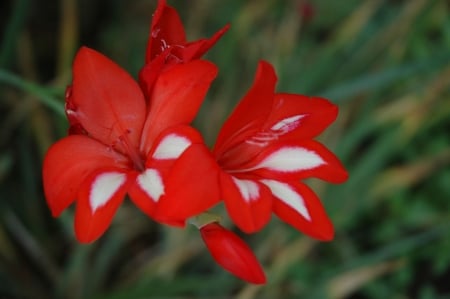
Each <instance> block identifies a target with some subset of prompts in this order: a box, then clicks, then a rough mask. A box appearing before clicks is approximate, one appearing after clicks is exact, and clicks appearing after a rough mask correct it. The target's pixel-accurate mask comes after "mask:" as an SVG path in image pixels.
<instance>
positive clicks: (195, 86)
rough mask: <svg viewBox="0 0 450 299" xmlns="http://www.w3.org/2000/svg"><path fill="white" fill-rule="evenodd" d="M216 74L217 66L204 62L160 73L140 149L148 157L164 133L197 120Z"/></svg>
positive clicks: (188, 64) (187, 64) (192, 63)
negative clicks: (154, 142)
mask: <svg viewBox="0 0 450 299" xmlns="http://www.w3.org/2000/svg"><path fill="white" fill-rule="evenodd" d="M216 74H217V68H216V66H214V65H213V64H212V63H210V62H207V61H203V60H196V61H193V62H189V63H186V64H183V65H176V66H173V67H171V68H170V69H168V70H166V71H164V72H162V73H161V75H160V76H159V77H158V80H157V81H156V83H155V86H154V89H153V93H152V96H151V99H152V102H151V103H150V111H149V114H148V117H147V120H146V122H145V125H144V130H143V134H142V141H141V149H142V150H143V151H144V153H145V154H147V153H148V152H149V151H150V149H151V147H152V145H153V141H154V140H155V138H156V137H158V135H159V134H160V133H161V132H162V131H164V130H165V129H167V128H170V127H172V126H176V125H182V124H189V123H190V122H191V121H192V120H193V119H194V117H195V115H196V114H197V111H198V109H199V107H200V105H201V103H202V102H203V99H204V97H205V95H206V93H207V91H208V88H209V86H210V84H211V82H212V80H213V79H214V78H215V76H216Z"/></svg>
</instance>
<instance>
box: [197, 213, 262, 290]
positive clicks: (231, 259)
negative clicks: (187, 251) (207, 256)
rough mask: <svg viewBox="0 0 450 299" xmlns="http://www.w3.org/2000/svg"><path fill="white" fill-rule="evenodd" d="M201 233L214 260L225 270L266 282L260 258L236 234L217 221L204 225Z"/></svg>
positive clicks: (253, 280) (259, 282)
mask: <svg viewBox="0 0 450 299" xmlns="http://www.w3.org/2000/svg"><path fill="white" fill-rule="evenodd" d="M200 233H201V235H202V238H203V241H204V242H205V244H206V247H207V248H208V250H209V252H210V253H211V255H212V257H213V258H214V260H215V261H216V262H217V263H218V264H219V265H220V266H222V267H223V268H224V269H225V270H227V271H229V272H230V273H232V274H233V275H236V276H237V277H239V278H240V279H243V280H245V281H247V282H250V283H254V284H264V283H265V282H266V276H265V274H264V270H263V269H262V267H261V265H260V264H259V262H258V259H257V258H256V256H255V255H254V254H253V252H252V250H251V249H250V247H249V246H248V245H247V244H245V242H244V241H243V240H242V239H240V238H239V237H238V236H237V235H236V234H234V233H233V232H231V231H229V230H227V229H225V228H224V227H222V226H221V225H220V224H218V223H217V222H213V223H209V224H207V225H205V226H203V227H202V228H201V229H200Z"/></svg>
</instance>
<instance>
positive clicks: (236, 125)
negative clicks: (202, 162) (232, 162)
mask: <svg viewBox="0 0 450 299" xmlns="http://www.w3.org/2000/svg"><path fill="white" fill-rule="evenodd" d="M276 81H277V77H276V75H275V71H274V69H273V67H272V66H271V65H270V64H269V63H267V62H264V61H262V62H260V63H259V65H258V69H257V70H256V76H255V80H254V82H253V86H252V87H251V88H250V90H249V91H248V93H247V94H246V95H245V97H244V98H243V99H242V100H241V102H240V103H239V104H238V106H237V107H236V108H235V109H234V111H233V113H232V114H231V115H230V117H229V118H228V119H227V120H226V122H225V124H224V125H223V127H222V129H221V130H220V132H219V136H218V138H217V142H216V144H215V146H214V151H213V152H214V155H215V156H216V157H218V158H219V159H220V158H221V156H222V155H223V154H224V153H225V152H227V151H228V150H230V149H231V148H232V147H233V146H235V145H237V144H240V143H243V142H244V140H245V139H247V138H248V137H249V136H252V135H253V134H255V133H256V132H257V131H259V130H260V129H261V127H262V126H263V125H264V122H265V121H266V119H267V117H268V116H269V115H270V111H271V109H272V105H273V100H274V89H275V84H276Z"/></svg>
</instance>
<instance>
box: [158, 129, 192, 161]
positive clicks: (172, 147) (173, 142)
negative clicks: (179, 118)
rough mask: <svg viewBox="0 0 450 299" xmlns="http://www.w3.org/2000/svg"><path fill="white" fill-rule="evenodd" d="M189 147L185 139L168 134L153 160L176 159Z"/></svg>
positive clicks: (187, 140) (189, 143)
mask: <svg viewBox="0 0 450 299" xmlns="http://www.w3.org/2000/svg"><path fill="white" fill-rule="evenodd" d="M190 145H191V141H190V140H189V139H187V138H186V137H183V136H179V135H176V134H170V135H167V136H166V137H164V139H163V140H162V141H161V142H160V143H159V145H158V147H157V148H156V150H155V153H154V154H153V158H155V159H160V160H164V159H177V158H178V157H179V156H181V154H182V153H183V152H184V151H185V150H186V149H187V148H188V147H189V146H190Z"/></svg>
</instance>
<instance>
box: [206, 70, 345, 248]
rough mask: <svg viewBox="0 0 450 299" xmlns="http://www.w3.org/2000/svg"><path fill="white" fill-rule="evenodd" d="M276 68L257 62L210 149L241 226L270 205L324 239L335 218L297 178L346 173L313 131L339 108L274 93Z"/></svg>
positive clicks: (259, 221)
mask: <svg viewBox="0 0 450 299" xmlns="http://www.w3.org/2000/svg"><path fill="white" fill-rule="evenodd" d="M276 80H277V78H276V75H275V72H274V70H273V68H272V66H271V65H270V64H268V63H266V62H261V63H260V64H259V67H258V70H257V73H256V78H255V81H254V84H253V86H252V88H251V89H250V91H249V92H248V93H247V95H246V96H245V97H244V99H243V100H242V101H241V103H240V104H239V105H238V106H237V107H236V108H235V110H234V111H233V113H232V114H231V116H230V117H229V118H228V120H227V121H226V122H225V124H224V126H223V127H222V129H221V131H220V133H219V136H218V138H217V142H216V144H215V147H214V149H213V153H214V156H215V158H216V160H217V162H218V164H219V165H220V167H221V168H222V170H223V171H222V172H221V174H220V185H221V194H222V198H223V199H224V201H225V206H226V208H227V211H228V213H229V215H230V217H231V219H232V220H233V221H234V223H235V224H236V225H237V226H238V227H239V228H240V229H241V230H243V231H245V232H247V233H252V232H256V231H258V230H260V229H261V228H262V227H263V226H264V225H265V224H266V223H267V222H268V221H269V219H270V215H271V212H272V211H273V212H274V213H275V214H276V215H277V216H278V217H280V218H281V219H282V220H284V221H285V222H287V223H288V224H290V225H292V226H293V227H295V228H297V229H298V230H300V231H302V232H304V233H306V234H308V235H310V236H312V237H314V238H317V239H321V240H329V239H331V238H332V237H333V233H334V232H333V226H332V224H331V222H330V220H329V219H328V217H327V215H326V213H325V211H324V208H323V206H322V204H321V203H320V200H319V199H318V198H317V196H316V195H315V194H314V192H313V191H312V190H311V189H310V188H309V187H308V186H306V185H305V184H304V183H301V182H300V180H302V179H306V178H309V177H316V178H320V179H323V180H326V181H329V182H332V183H341V182H343V181H345V180H346V179H347V176H348V175H347V172H346V171H345V169H344V167H343V166H342V165H341V163H340V162H339V160H338V159H337V158H336V157H335V155H334V154H333V153H331V152H330V151H329V150H327V149H326V148H325V147H324V146H323V145H322V144H320V143H319V142H317V141H314V140H313V139H312V138H314V137H316V136H317V135H318V134H320V133H321V132H322V131H323V130H324V129H325V128H326V127H328V126H329V125H330V124H331V123H332V122H333V121H334V120H335V119H336V116H337V113H338V108H337V107H336V106H335V105H333V104H332V103H330V102H329V101H327V100H325V99H321V98H316V97H313V98H310V97H306V96H302V95H295V94H287V93H274V88H275V83H276Z"/></svg>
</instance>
